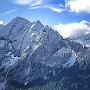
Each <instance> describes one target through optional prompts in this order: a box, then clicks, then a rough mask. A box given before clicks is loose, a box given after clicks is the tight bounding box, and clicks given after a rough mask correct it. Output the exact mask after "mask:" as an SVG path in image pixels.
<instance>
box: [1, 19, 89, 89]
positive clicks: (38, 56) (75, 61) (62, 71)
mask: <svg viewBox="0 0 90 90" xmlns="http://www.w3.org/2000/svg"><path fill="white" fill-rule="evenodd" d="M89 37H90V34H87V35H83V36H77V37H74V36H73V37H71V38H68V39H63V37H62V36H61V35H60V34H59V33H58V32H57V31H55V30H53V29H52V28H51V27H49V26H48V25H46V26H44V25H43V24H42V23H41V22H40V21H39V20H37V21H36V22H31V21H28V20H26V19H24V18H22V17H16V18H14V19H12V21H11V22H10V23H8V24H6V25H2V26H0V90H4V89H5V90H17V88H32V87H35V88H36V86H39V88H40V87H46V85H48V86H49V85H50V83H51V82H54V83H55V85H56V83H57V82H61V83H62V86H60V85H61V84H60V85H57V86H56V87H57V88H58V87H60V89H54V88H55V87H54V85H53V89H52V90H90V48H89V45H90V43H89V41H90V40H89ZM63 78H64V81H62V80H63ZM67 80H68V81H67ZM11 86H13V87H15V88H14V89H10V87H11ZM51 88H52V87H51ZM20 90H21V89H20ZM30 90H33V89H30ZM34 90H35V89H34ZM36 90H38V88H36ZM39 90H44V89H42V88H40V89H39ZM45 90H50V89H45Z"/></svg>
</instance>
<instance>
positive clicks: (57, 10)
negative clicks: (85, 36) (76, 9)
mask: <svg viewBox="0 0 90 90" xmlns="http://www.w3.org/2000/svg"><path fill="white" fill-rule="evenodd" d="M48 8H50V9H51V10H52V11H54V12H58V13H60V12H63V11H64V10H63V9H61V8H56V7H48Z"/></svg>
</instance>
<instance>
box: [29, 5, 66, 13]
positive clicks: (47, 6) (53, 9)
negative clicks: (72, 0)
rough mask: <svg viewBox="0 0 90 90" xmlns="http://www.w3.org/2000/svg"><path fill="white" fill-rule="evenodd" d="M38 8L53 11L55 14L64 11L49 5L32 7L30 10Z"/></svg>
mask: <svg viewBox="0 0 90 90" xmlns="http://www.w3.org/2000/svg"><path fill="white" fill-rule="evenodd" d="M38 8H48V9H50V10H52V11H54V12H57V13H61V12H63V11H65V9H62V8H61V7H60V6H59V5H58V7H56V6H53V5H50V4H48V5H40V6H34V7H31V8H30V9H38Z"/></svg>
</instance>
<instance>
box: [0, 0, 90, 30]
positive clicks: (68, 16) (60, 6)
mask: <svg viewBox="0 0 90 90" xmlns="http://www.w3.org/2000/svg"><path fill="white" fill-rule="evenodd" d="M16 16H22V17H24V18H26V19H28V20H30V21H36V20H40V21H41V22H42V23H43V24H45V25H46V24H48V25H50V26H51V27H52V28H54V27H56V28H55V29H57V25H58V26H60V25H61V24H62V25H67V24H69V23H70V24H71V23H72V24H73V23H78V24H80V22H82V21H86V22H90V0H0V21H4V22H9V21H10V20H11V19H12V18H14V17H16Z"/></svg>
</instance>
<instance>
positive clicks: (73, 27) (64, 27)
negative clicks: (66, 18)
mask: <svg viewBox="0 0 90 90" xmlns="http://www.w3.org/2000/svg"><path fill="white" fill-rule="evenodd" d="M54 29H55V30H57V31H58V32H59V33H60V34H61V35H62V36H63V37H65V38H66V37H69V36H73V35H81V34H88V33H90V22H87V21H84V20H83V21H81V22H79V23H68V24H61V23H60V24H59V25H55V26H54Z"/></svg>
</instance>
